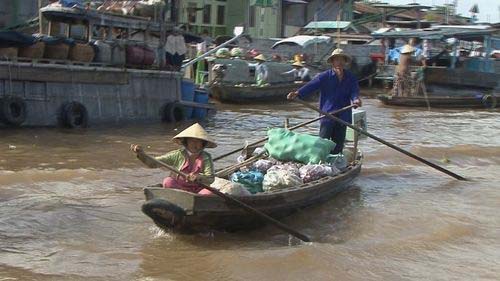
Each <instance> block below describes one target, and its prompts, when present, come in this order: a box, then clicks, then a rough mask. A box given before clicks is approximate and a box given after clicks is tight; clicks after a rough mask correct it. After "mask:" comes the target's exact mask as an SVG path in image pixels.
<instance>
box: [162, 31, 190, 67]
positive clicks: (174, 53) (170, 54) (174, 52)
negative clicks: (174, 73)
mask: <svg viewBox="0 0 500 281" xmlns="http://www.w3.org/2000/svg"><path fill="white" fill-rule="evenodd" d="M165 51H166V55H167V62H168V63H170V64H171V65H172V66H173V67H174V69H180V67H181V65H182V61H183V60H184V59H185V57H186V52H187V48H186V41H184V36H183V35H182V33H181V30H180V29H179V28H174V29H173V31H172V34H170V35H169V36H168V37H167V43H166V44H165Z"/></svg>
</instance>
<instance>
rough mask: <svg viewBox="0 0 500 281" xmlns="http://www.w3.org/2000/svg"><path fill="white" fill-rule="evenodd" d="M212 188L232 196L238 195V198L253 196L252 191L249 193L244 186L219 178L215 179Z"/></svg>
mask: <svg viewBox="0 0 500 281" xmlns="http://www.w3.org/2000/svg"><path fill="white" fill-rule="evenodd" d="M210 187H213V188H216V189H218V190H219V191H220V192H222V193H227V194H230V195H236V196H248V195H251V193H250V191H248V190H247V189H246V188H245V187H244V186H243V185H241V184H239V183H236V182H232V181H228V180H226V179H223V178H218V177H216V178H215V180H214V182H213V183H212V184H211V185H210Z"/></svg>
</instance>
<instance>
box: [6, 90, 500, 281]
mask: <svg viewBox="0 0 500 281" xmlns="http://www.w3.org/2000/svg"><path fill="white" fill-rule="evenodd" d="M364 103H365V104H364V106H363V109H364V110H366V112H367V116H368V130H369V131H370V132H371V133H372V134H375V135H377V136H379V137H381V138H383V139H385V140H387V141H389V142H391V143H393V144H396V145H398V146H401V147H402V148H404V149H406V150H409V151H410V152H412V153H414V154H417V155H419V156H421V157H424V158H426V159H428V160H430V161H432V162H434V163H436V164H438V165H441V166H443V167H445V168H446V169H449V170H451V171H453V172H454V173H457V174H459V175H461V176H464V177H466V178H468V179H470V180H469V181H465V182H464V181H458V180H455V179H453V178H451V177H450V176H448V175H446V174H443V173H441V172H439V171H437V170H435V169H433V168H430V167H428V166H426V165H424V164H422V163H420V162H418V161H416V160H413V159H412V158H409V157H408V156H405V155H403V154H401V153H399V152H397V151H395V150H393V149H391V148H388V147H386V146H384V145H382V144H380V143H377V142H376V141H373V140H370V139H362V140H361V143H360V148H361V149H362V150H363V152H364V155H365V161H364V163H363V169H362V172H361V174H360V176H359V177H358V178H357V179H356V180H355V181H354V182H353V184H352V187H351V188H350V190H349V191H348V192H344V193H342V194H340V195H339V196H337V197H336V198H334V199H333V200H331V201H328V202H327V203H325V204H322V205H319V206H314V207H312V208H308V209H306V210H303V211H301V212H300V213H297V214H296V215H293V216H291V217H288V218H286V219H284V220H283V221H284V222H285V223H286V224H288V225H290V226H291V227H293V228H295V229H298V230H300V231H301V232H303V233H305V234H306V235H308V236H310V237H311V238H312V240H313V241H314V242H312V243H300V242H299V241H297V240H296V239H292V238H291V237H290V236H289V235H287V234H284V233H282V232H281V231H279V230H277V229H275V228H273V227H272V226H267V227H264V228H261V229H257V230H254V231H247V232H238V233H220V232H216V233H200V234H196V235H173V234H170V233H165V232H163V231H161V230H160V229H158V228H157V227H155V226H154V224H153V223H152V221H151V220H150V219H149V218H148V217H146V216H145V215H143V214H142V213H141V211H140V207H141V204H142V203H143V200H144V197H143V191H142V189H143V187H145V186H147V185H150V184H155V183H158V182H160V181H161V179H162V178H163V177H164V176H165V174H166V172H165V171H163V170H159V169H147V168H145V167H144V166H143V165H142V164H141V162H139V161H138V160H137V159H136V158H135V157H134V155H133V154H132V153H131V152H130V151H129V146H130V144H131V143H138V144H141V145H143V146H144V147H145V148H146V151H147V152H149V153H152V154H159V153H163V152H166V151H169V150H172V149H175V148H177V146H176V145H175V144H173V143H172V142H171V141H170V139H171V137H172V136H174V135H175V134H176V133H178V132H180V130H182V129H183V128H185V127H187V126H189V125H190V124H191V123H189V122H187V123H181V124H175V125H172V124H170V125H165V124H156V123H154V124H128V125H125V126H119V127H118V126H117V127H112V128H109V127H107V128H105V127H93V128H89V129H86V130H64V129H57V128H25V129H1V130H0V148H1V150H0V280H144V281H146V280H147V281H153V280H500V216H499V213H500V182H499V180H498V178H499V176H500V111H489V110H438V109H433V110H431V111H427V110H424V109H405V108H390V107H385V106H382V105H381V104H380V103H379V102H378V101H377V100H375V99H365V100H364ZM316 116H317V114H316V113H314V112H312V111H311V110H309V109H305V108H302V107H300V105H293V104H287V105H272V106H271V105H257V106H252V107H251V108H249V107H247V106H232V105H220V106H219V111H218V112H217V114H216V115H215V116H213V117H212V118H210V119H209V120H207V121H205V122H204V123H203V126H204V127H205V128H206V130H207V131H208V132H209V133H210V134H211V135H212V136H213V137H214V138H215V139H216V140H217V141H218V144H219V146H218V147H217V148H216V149H210V150H208V151H209V152H210V153H211V154H212V155H213V156H217V155H220V154H222V153H224V152H227V151H230V150H232V149H235V148H238V147H240V146H241V145H243V144H244V142H245V140H249V141H253V140H257V139H259V138H261V137H263V136H265V133H266V129H267V128H272V127H276V126H279V127H281V126H283V122H284V119H285V118H289V119H290V125H294V124H297V123H300V122H303V121H306V120H309V119H312V118H314V117H316ZM317 130H318V124H313V125H309V126H308V127H306V128H304V129H301V130H299V131H300V132H317ZM235 157H236V155H235V156H230V157H227V158H224V159H223V160H221V161H217V162H216V167H218V168H220V167H223V166H225V165H228V164H231V163H232V162H233V161H234V160H235Z"/></svg>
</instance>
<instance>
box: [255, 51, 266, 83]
mask: <svg viewBox="0 0 500 281" xmlns="http://www.w3.org/2000/svg"><path fill="white" fill-rule="evenodd" d="M254 60H255V61H257V65H256V66H255V82H256V83H257V86H263V85H265V84H266V83H267V77H268V75H269V69H268V68H267V65H265V64H264V63H265V62H266V57H264V55H263V54H260V55H258V56H256V57H255V58H254Z"/></svg>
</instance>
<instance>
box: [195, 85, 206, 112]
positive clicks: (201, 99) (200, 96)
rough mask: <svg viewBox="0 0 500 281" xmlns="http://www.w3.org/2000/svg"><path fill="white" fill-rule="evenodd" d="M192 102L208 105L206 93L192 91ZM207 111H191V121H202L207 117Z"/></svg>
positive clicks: (196, 109) (197, 109)
mask: <svg viewBox="0 0 500 281" xmlns="http://www.w3.org/2000/svg"><path fill="white" fill-rule="evenodd" d="M194 101H195V102H198V103H203V104H208V92H207V91H205V90H201V89H198V90H196V91H194ZM207 111H208V109H206V108H198V107H197V108H195V109H194V110H193V119H203V118H205V117H206V116H207Z"/></svg>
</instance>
